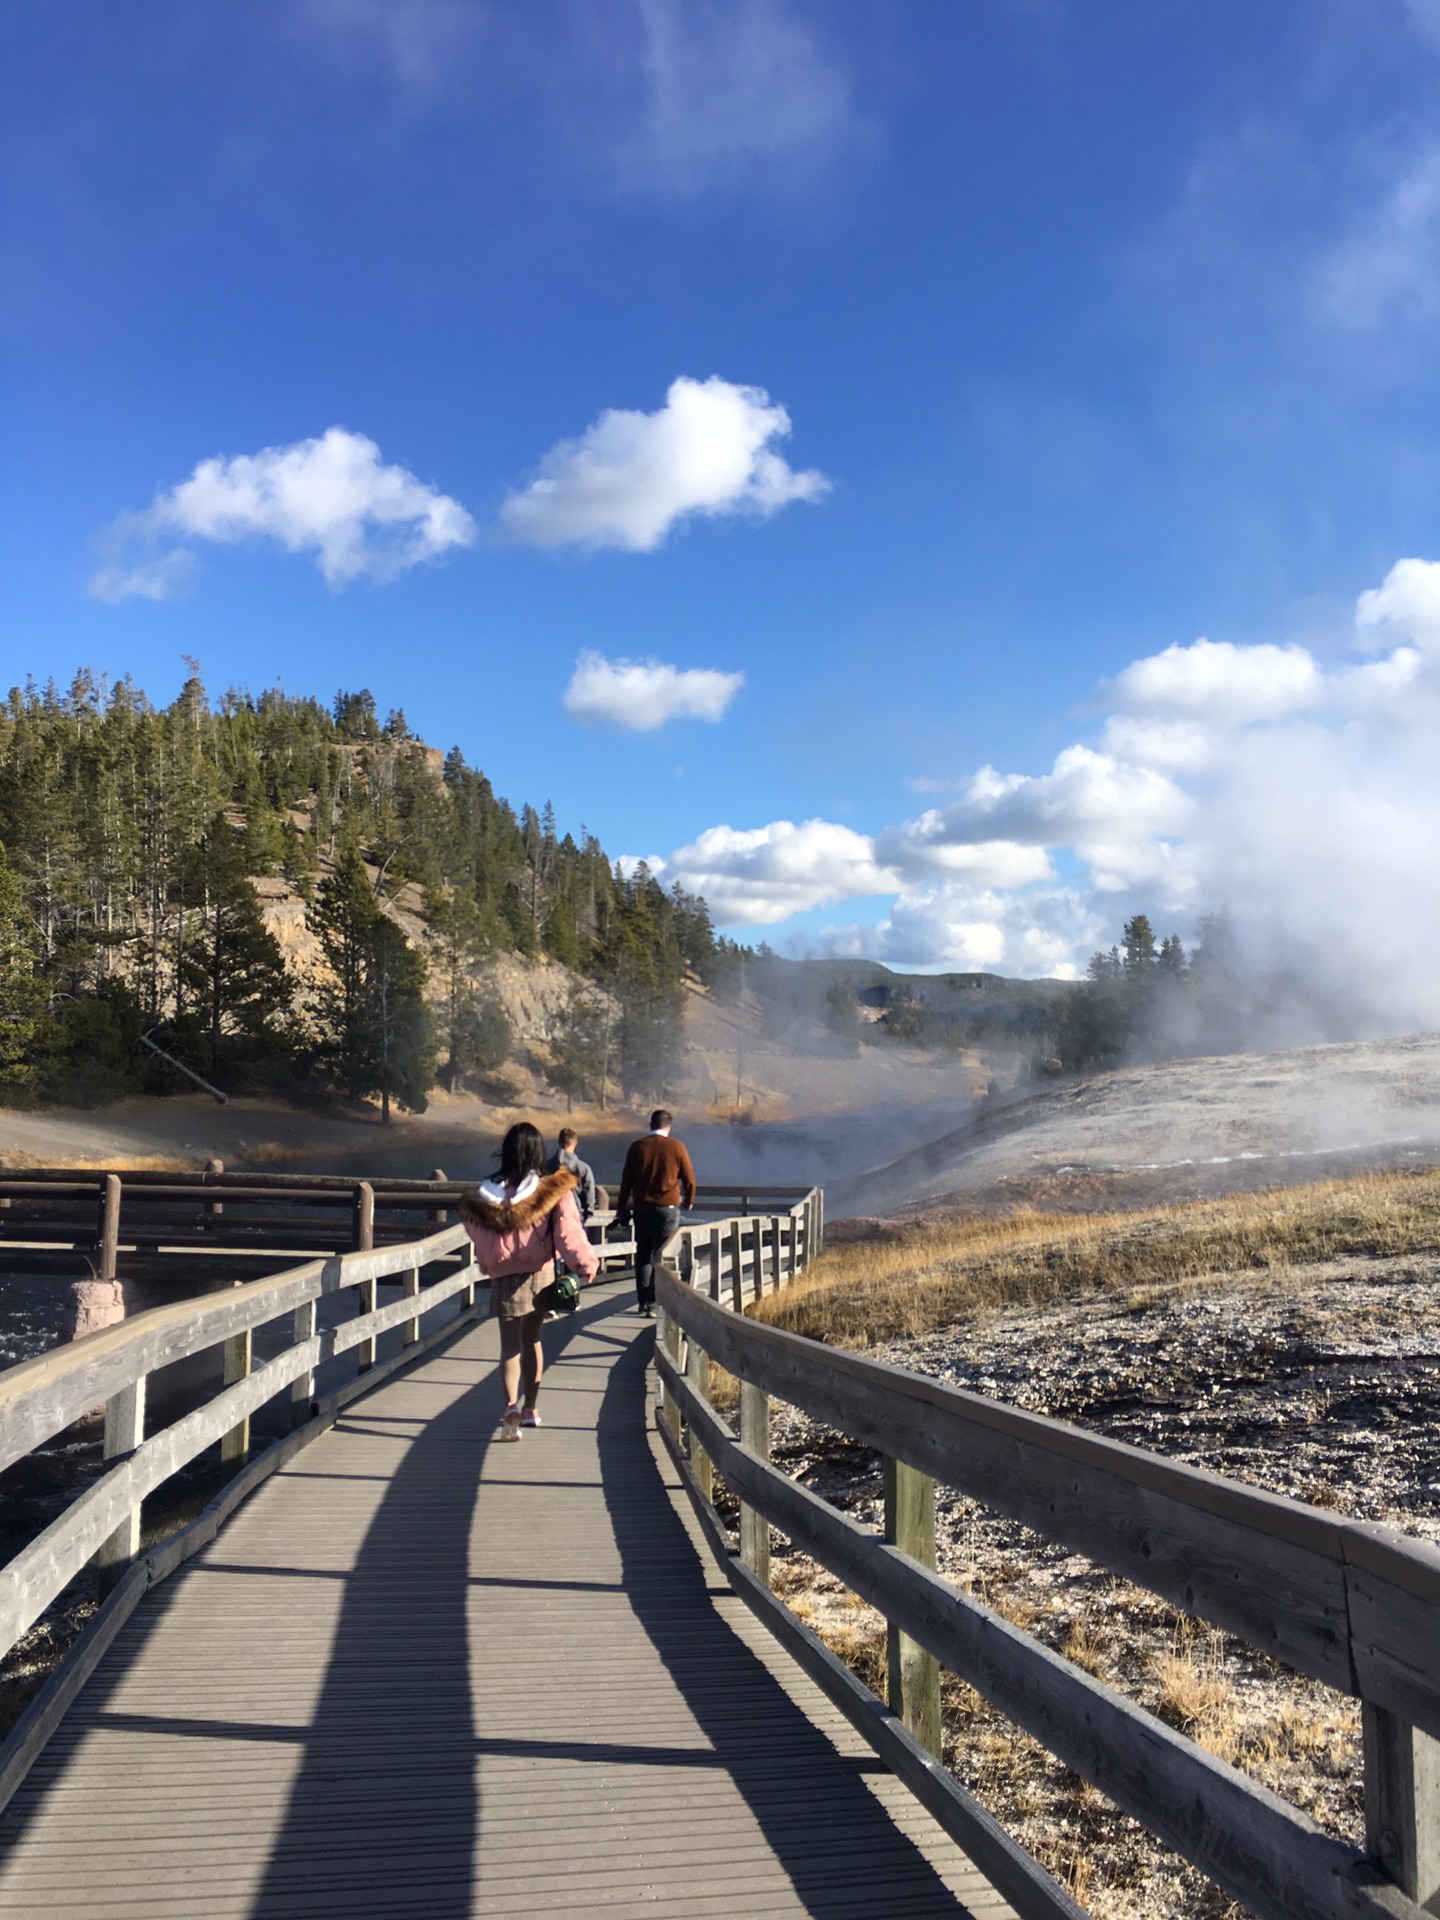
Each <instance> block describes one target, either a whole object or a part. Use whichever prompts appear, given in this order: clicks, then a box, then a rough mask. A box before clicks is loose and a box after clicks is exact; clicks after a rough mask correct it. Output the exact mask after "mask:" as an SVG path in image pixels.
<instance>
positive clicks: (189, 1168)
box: [0, 1147, 198, 1173]
mask: <svg viewBox="0 0 1440 1920" xmlns="http://www.w3.org/2000/svg"><path fill="white" fill-rule="evenodd" d="M31 1167H63V1168H64V1169H65V1171H66V1172H67V1173H71V1172H73V1173H195V1172H197V1171H198V1168H197V1166H196V1162H195V1156H194V1155H193V1154H190V1155H182V1154H174V1153H129V1154H123V1155H120V1156H118V1157H117V1156H116V1155H113V1154H112V1155H110V1156H109V1157H98V1158H97V1156H96V1155H94V1154H84V1153H81V1154H70V1155H67V1156H66V1157H65V1158H64V1159H63V1160H57V1159H56V1157H55V1155H54V1154H53V1153H27V1152H26V1151H25V1149H24V1148H23V1147H12V1148H11V1149H10V1151H9V1152H7V1153H0V1171H3V1172H5V1173H24V1172H27V1171H28V1170H29V1169H30V1168H31Z"/></svg>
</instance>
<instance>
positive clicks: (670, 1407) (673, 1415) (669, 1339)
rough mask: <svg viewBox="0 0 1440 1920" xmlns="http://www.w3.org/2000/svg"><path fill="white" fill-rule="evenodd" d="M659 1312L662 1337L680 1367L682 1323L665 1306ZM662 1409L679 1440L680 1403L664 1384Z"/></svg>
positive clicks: (665, 1419) (672, 1358)
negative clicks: (673, 1317) (674, 1318)
mask: <svg viewBox="0 0 1440 1920" xmlns="http://www.w3.org/2000/svg"><path fill="white" fill-rule="evenodd" d="M657 1312H658V1313H659V1315H660V1328H659V1332H660V1338H661V1340H662V1341H663V1342H664V1346H665V1351H666V1352H667V1353H668V1354H669V1356H670V1358H671V1360H673V1361H674V1363H675V1365H676V1366H677V1367H678V1366H679V1365H680V1323H679V1322H678V1321H677V1320H672V1319H671V1317H670V1315H669V1314H668V1313H666V1311H665V1309H664V1308H663V1307H660V1308H658V1309H657ZM660 1411H661V1414H662V1416H663V1418H664V1421H665V1424H666V1426H667V1427H669V1429H670V1433H671V1437H672V1438H673V1439H674V1440H676V1441H677V1442H678V1441H679V1438H680V1403H679V1401H678V1400H676V1399H675V1398H674V1396H673V1395H672V1394H671V1393H669V1392H668V1391H667V1389H666V1388H665V1386H664V1385H663V1384H662V1386H661V1388H660Z"/></svg>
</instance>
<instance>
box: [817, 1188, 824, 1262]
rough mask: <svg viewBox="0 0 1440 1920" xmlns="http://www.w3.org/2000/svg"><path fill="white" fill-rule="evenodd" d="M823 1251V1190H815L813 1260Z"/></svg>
mask: <svg viewBox="0 0 1440 1920" xmlns="http://www.w3.org/2000/svg"><path fill="white" fill-rule="evenodd" d="M824 1251H825V1189H824V1188H823V1187H816V1189H815V1258H816V1259H817V1260H818V1259H819V1258H820V1256H821V1254H822V1253H823V1252H824Z"/></svg>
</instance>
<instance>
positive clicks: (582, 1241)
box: [460, 1167, 600, 1280]
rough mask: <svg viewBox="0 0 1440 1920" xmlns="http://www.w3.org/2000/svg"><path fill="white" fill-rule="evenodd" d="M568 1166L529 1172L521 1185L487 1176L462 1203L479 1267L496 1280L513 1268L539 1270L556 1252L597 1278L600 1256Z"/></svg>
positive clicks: (575, 1268)
mask: <svg viewBox="0 0 1440 1920" xmlns="http://www.w3.org/2000/svg"><path fill="white" fill-rule="evenodd" d="M574 1187H575V1176H574V1174H573V1173H571V1171H570V1169H569V1168H568V1167H560V1168H558V1169H557V1170H556V1171H555V1172H554V1173H547V1174H543V1175H540V1174H534V1173H530V1174H527V1175H526V1176H525V1178H524V1179H523V1180H522V1181H521V1182H520V1184H519V1186H518V1187H508V1186H506V1185H504V1183H503V1182H501V1181H498V1180H493V1181H492V1180H487V1181H485V1182H484V1184H483V1185H482V1186H481V1188H480V1191H479V1192H478V1193H467V1194H465V1195H464V1197H463V1198H462V1199H461V1202H460V1218H461V1219H462V1220H463V1221H464V1222H465V1230H466V1232H467V1233H468V1234H469V1235H470V1238H471V1239H472V1240H473V1241H474V1242H475V1258H476V1260H477V1261H478V1262H479V1264H480V1271H481V1272H482V1273H484V1274H487V1275H488V1276H489V1277H490V1279H492V1280H498V1279H500V1278H502V1277H503V1276H504V1275H506V1274H511V1273H538V1272H539V1271H540V1269H541V1268H542V1267H543V1266H544V1265H545V1264H546V1263H547V1261H549V1260H552V1259H553V1258H554V1257H555V1255H556V1254H558V1255H559V1256H560V1258H561V1259H562V1260H563V1261H564V1262H565V1264H566V1266H567V1267H569V1268H570V1270H571V1272H572V1273H578V1274H579V1275H580V1277H581V1279H582V1280H593V1279H594V1278H595V1275H596V1274H597V1273H598V1272H599V1271H600V1256H599V1254H598V1253H597V1252H596V1251H595V1249H594V1247H592V1246H591V1244H590V1241H589V1238H588V1237H587V1235H586V1232H585V1227H584V1223H583V1222H582V1221H581V1218H580V1208H579V1206H578V1205H577V1204H576V1200H575V1193H574Z"/></svg>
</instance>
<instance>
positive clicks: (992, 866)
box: [875, 807, 1053, 887]
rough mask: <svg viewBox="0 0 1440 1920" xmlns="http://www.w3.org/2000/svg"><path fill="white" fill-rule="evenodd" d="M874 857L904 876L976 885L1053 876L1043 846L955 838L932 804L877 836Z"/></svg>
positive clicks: (1023, 882)
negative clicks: (950, 878)
mask: <svg viewBox="0 0 1440 1920" xmlns="http://www.w3.org/2000/svg"><path fill="white" fill-rule="evenodd" d="M875 854H876V858H877V859H878V860H880V861H882V862H883V863H884V864H885V865H886V866H888V867H893V868H894V869H895V871H896V872H897V873H903V874H905V875H906V876H907V877H908V878H918V877H921V876H924V875H928V874H954V875H957V876H960V875H963V876H964V877H965V878H966V879H967V880H969V881H970V882H971V884H972V885H974V886H980V887H1024V886H1029V885H1030V884H1031V882H1032V881H1036V880H1049V879H1052V878H1053V869H1052V868H1051V865H1050V856H1049V855H1048V854H1047V853H1046V851H1045V849H1044V847H1041V846H1033V845H1031V846H1026V845H1024V844H1022V843H1021V842H1020V841H1018V840H960V841H957V840H954V839H952V838H951V836H950V830H949V826H948V822H947V816H946V812H945V810H944V809H942V808H940V807H931V808H930V809H929V810H928V811H927V812H925V813H922V814H921V815H920V817H919V819H918V820H907V821H906V822H905V824H904V825H903V826H900V827H891V828H889V829H888V830H887V831H886V832H884V833H882V834H880V835H878V837H877V838H876V842H875Z"/></svg>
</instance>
